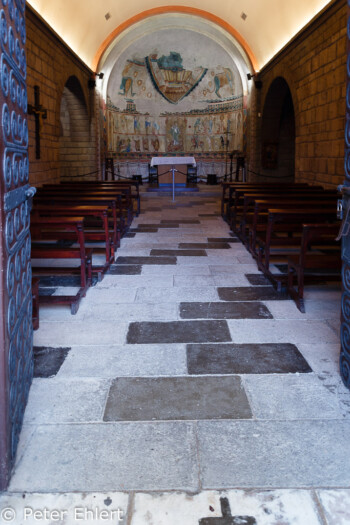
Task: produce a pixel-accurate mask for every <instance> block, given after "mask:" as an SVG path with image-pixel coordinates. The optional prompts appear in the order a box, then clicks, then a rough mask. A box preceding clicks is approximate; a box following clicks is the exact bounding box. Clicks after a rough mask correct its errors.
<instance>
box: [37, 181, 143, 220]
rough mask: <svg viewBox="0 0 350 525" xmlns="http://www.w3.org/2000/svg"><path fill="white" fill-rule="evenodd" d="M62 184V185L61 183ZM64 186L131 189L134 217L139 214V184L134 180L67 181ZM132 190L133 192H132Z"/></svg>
mask: <svg viewBox="0 0 350 525" xmlns="http://www.w3.org/2000/svg"><path fill="white" fill-rule="evenodd" d="M61 184H62V183H61ZM63 184H65V185H66V186H81V185H84V186H85V187H88V188H106V189H108V188H112V189H113V188H118V187H122V186H123V185H124V186H126V187H130V188H131V197H132V199H133V200H134V201H135V203H136V216H138V215H139V214H140V213H141V198H140V190H139V186H140V184H139V182H138V181H135V180H132V181H131V180H120V181H84V182H74V181H68V182H64V183H63ZM47 186H49V185H45V184H44V187H47ZM133 189H134V191H133Z"/></svg>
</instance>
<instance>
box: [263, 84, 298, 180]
mask: <svg viewBox="0 0 350 525" xmlns="http://www.w3.org/2000/svg"><path fill="white" fill-rule="evenodd" d="M261 172H262V174H263V175H265V176H266V177H273V178H274V179H277V180H278V179H280V180H281V181H284V182H292V181H294V176H295V112H294V105H293V99H292V94H291V91H290V89H289V86H288V84H287V82H286V80H285V79H284V78H283V77H277V78H276V79H275V80H274V81H273V82H272V83H271V85H270V88H269V90H268V92H267V95H266V97H265V103H264V108H263V113H262V123H261Z"/></svg>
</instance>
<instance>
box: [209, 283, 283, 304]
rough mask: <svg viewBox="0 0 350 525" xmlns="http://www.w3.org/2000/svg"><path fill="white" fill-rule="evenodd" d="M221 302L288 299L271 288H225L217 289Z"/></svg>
mask: <svg viewBox="0 0 350 525" xmlns="http://www.w3.org/2000/svg"><path fill="white" fill-rule="evenodd" d="M218 294H219V297H220V299H221V300H222V301H272V300H274V301H281V300H283V299H289V297H288V296H287V295H286V294H282V293H280V292H277V291H276V290H275V289H274V288H273V287H272V286H247V287H243V286H240V287H237V288H236V287H233V288H230V287H227V288H226V287H225V288H219V289H218Z"/></svg>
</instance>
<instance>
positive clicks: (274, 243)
mask: <svg viewBox="0 0 350 525" xmlns="http://www.w3.org/2000/svg"><path fill="white" fill-rule="evenodd" d="M336 220H337V218H336V210H334V209H333V208H331V209H327V208H314V209H312V210H307V211H306V210H291V209H269V210H268V217H267V229H266V236H263V237H258V238H257V242H258V246H259V251H258V268H259V270H261V271H262V272H263V273H264V274H265V275H266V276H267V277H268V278H269V279H270V280H271V281H272V282H273V283H274V284H276V285H277V287H278V288H279V289H281V283H282V282H284V281H285V280H286V276H284V275H283V274H281V275H276V274H274V275H273V274H272V273H271V272H270V268H269V267H270V259H271V256H272V255H278V257H279V259H280V260H283V261H286V258H287V257H288V256H289V255H290V254H291V247H294V249H295V248H297V249H298V248H299V249H300V244H301V235H302V225H303V224H304V223H305V222H315V221H317V222H318V223H322V222H324V223H326V222H329V223H334V222H335V221H336Z"/></svg>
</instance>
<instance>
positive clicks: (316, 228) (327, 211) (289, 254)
mask: <svg viewBox="0 0 350 525" xmlns="http://www.w3.org/2000/svg"><path fill="white" fill-rule="evenodd" d="M229 191H230V195H231V196H230V200H229V202H230V204H231V207H230V209H229V210H228V213H226V216H228V217H229V218H230V224H231V228H232V230H233V231H234V232H235V233H236V235H237V236H238V237H239V238H240V239H241V241H242V242H243V243H244V244H245V246H246V248H247V250H248V251H249V252H250V253H251V254H252V255H253V257H254V258H255V259H256V261H257V265H258V268H259V270H261V271H262V272H263V273H264V275H266V276H267V277H268V278H269V280H270V281H271V282H272V283H273V284H274V285H275V286H276V288H277V289H278V290H282V289H283V288H287V290H288V293H289V294H290V296H291V297H292V298H293V299H294V300H295V302H296V304H297V306H298V308H299V309H300V310H301V311H305V307H304V302H303V292H304V281H305V279H306V278H307V279H308V280H312V279H314V278H316V279H317V280H318V281H320V280H322V279H323V280H324V279H327V280H329V279H334V278H339V269H340V267H341V256H340V246H339V243H337V242H336V241H335V238H336V233H337V231H338V230H339V227H340V225H339V221H338V219H337V216H336V210H337V198H338V195H337V193H336V191H335V190H324V189H322V188H320V187H310V186H304V187H301V186H298V185H288V186H287V185H283V191H281V187H277V188H275V187H273V188H272V187H270V185H269V186H268V187H266V185H265V186H264V187H262V186H260V185H257V187H255V186H254V185H253V184H246V185H243V184H242V183H238V184H237V187H236V188H235V187H234V185H233V184H232V183H230V185H229ZM276 258H277V260H278V262H280V263H284V264H286V267H287V268H288V270H287V271H286V272H285V273H280V274H276V273H273V271H271V268H270V264H271V259H274V260H275V259H276ZM306 271H307V272H306ZM305 272H306V273H305Z"/></svg>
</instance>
